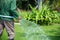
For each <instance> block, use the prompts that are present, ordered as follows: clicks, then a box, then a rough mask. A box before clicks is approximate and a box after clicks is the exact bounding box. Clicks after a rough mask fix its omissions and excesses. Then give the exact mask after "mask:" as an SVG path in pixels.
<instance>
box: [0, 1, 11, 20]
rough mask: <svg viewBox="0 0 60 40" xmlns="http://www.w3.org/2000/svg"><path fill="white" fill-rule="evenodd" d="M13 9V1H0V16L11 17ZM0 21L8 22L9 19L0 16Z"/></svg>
mask: <svg viewBox="0 0 60 40" xmlns="http://www.w3.org/2000/svg"><path fill="white" fill-rule="evenodd" d="M10 7H11V0H0V15H3V16H11V14H10V12H9V10H10ZM0 19H4V20H8V18H3V17H1V16H0Z"/></svg>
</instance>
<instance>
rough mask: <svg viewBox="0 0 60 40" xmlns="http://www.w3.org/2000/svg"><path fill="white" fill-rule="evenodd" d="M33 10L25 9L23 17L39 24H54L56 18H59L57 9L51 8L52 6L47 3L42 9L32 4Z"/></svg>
mask: <svg viewBox="0 0 60 40" xmlns="http://www.w3.org/2000/svg"><path fill="white" fill-rule="evenodd" d="M30 7H31V10H32V11H28V12H26V11H24V12H22V13H21V15H22V17H23V18H24V19H27V20H29V21H33V22H35V23H37V24H41V25H42V24H46V25H49V24H52V23H54V22H55V20H58V19H59V16H58V15H57V11H53V10H50V8H49V7H48V6H47V5H45V6H43V7H42V8H41V9H40V10H36V9H35V8H33V7H32V6H31V5H30Z"/></svg>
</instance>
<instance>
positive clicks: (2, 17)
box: [0, 0, 20, 40]
mask: <svg viewBox="0 0 60 40" xmlns="http://www.w3.org/2000/svg"><path fill="white" fill-rule="evenodd" d="M13 18H16V19H20V17H18V14H17V12H16V0H0V37H1V36H2V33H3V29H4V27H5V28H6V30H7V33H8V40H14V20H13Z"/></svg>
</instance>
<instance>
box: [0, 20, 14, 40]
mask: <svg viewBox="0 0 60 40" xmlns="http://www.w3.org/2000/svg"><path fill="white" fill-rule="evenodd" d="M4 28H6V31H7V33H8V40H12V39H14V21H6V20H0V36H1V35H2V33H3V30H4Z"/></svg>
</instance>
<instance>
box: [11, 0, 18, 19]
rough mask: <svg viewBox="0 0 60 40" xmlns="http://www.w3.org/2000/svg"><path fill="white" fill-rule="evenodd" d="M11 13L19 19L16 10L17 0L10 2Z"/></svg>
mask: <svg viewBox="0 0 60 40" xmlns="http://www.w3.org/2000/svg"><path fill="white" fill-rule="evenodd" d="M10 13H11V15H12V16H13V17H14V18H15V19H18V17H19V15H18V12H17V11H16V0H12V1H11V3H10Z"/></svg>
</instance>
